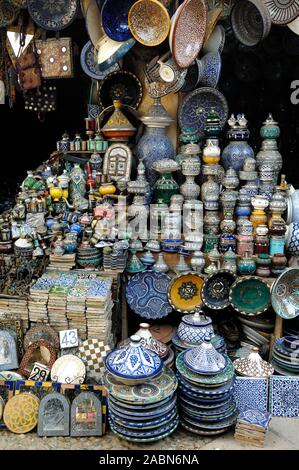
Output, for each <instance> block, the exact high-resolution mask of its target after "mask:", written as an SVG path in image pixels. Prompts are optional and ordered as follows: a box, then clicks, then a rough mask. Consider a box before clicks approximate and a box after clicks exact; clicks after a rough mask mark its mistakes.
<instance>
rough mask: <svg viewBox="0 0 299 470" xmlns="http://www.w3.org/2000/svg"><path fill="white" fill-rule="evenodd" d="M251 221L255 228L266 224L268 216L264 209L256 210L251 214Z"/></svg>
mask: <svg viewBox="0 0 299 470" xmlns="http://www.w3.org/2000/svg"><path fill="white" fill-rule="evenodd" d="M250 222H251V223H252V226H253V228H254V229H255V228H256V227H257V226H258V225H265V224H266V223H267V216H266V214H265V211H263V210H254V211H252V213H251V216H250Z"/></svg>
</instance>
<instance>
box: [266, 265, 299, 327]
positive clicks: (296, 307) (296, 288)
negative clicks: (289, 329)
mask: <svg viewBox="0 0 299 470" xmlns="http://www.w3.org/2000/svg"><path fill="white" fill-rule="evenodd" d="M271 301H272V307H273V309H274V311H275V312H276V313H277V315H279V316H280V317H282V318H285V319H288V320H290V319H292V318H295V317H297V316H298V315H299V268H290V269H286V270H285V271H284V272H283V273H282V274H281V275H280V276H279V277H278V278H277V279H276V281H275V282H274V284H273V285H272V289H271Z"/></svg>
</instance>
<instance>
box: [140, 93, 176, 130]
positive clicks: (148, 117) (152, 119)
mask: <svg viewBox="0 0 299 470" xmlns="http://www.w3.org/2000/svg"><path fill="white" fill-rule="evenodd" d="M141 121H142V122H143V124H145V125H146V126H149V127H151V126H152V127H167V126H170V124H171V123H172V122H173V119H172V118H171V117H170V115H169V114H168V112H167V111H166V109H165V108H164V106H163V105H162V103H161V99H160V98H155V99H154V103H153V104H152V106H151V107H150V108H149V109H148V110H147V112H146V113H145V114H144V115H143V116H142V117H141Z"/></svg>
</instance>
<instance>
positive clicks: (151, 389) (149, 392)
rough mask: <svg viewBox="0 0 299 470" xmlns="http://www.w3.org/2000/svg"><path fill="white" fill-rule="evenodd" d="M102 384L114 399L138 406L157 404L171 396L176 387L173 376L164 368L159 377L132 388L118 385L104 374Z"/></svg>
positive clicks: (109, 376) (175, 379) (108, 375)
mask: <svg viewBox="0 0 299 470" xmlns="http://www.w3.org/2000/svg"><path fill="white" fill-rule="evenodd" d="M104 384H105V386H106V387H107V388H108V390H109V393H110V394H111V395H112V396H113V397H114V398H116V399H119V400H122V401H124V402H128V403H136V404H140V405H141V404H150V403H158V402H160V401H162V400H164V399H165V398H166V397H170V396H172V395H173V393H174V392H175V391H176V389H177V386H178V382H177V378H176V376H175V374H174V373H173V372H172V371H171V370H170V369H168V368H166V367H164V368H163V370H162V374H161V375H159V377H157V378H153V379H150V380H148V381H147V382H146V383H143V384H140V385H134V386H133V387H132V386H130V385H123V384H120V383H119V382H118V381H117V380H116V379H115V378H114V377H113V375H111V374H105V376H104Z"/></svg>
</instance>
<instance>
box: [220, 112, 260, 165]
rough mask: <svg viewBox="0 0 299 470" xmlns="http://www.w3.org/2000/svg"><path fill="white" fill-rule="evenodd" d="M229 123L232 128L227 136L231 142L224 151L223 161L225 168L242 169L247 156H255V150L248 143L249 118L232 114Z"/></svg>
mask: <svg viewBox="0 0 299 470" xmlns="http://www.w3.org/2000/svg"><path fill="white" fill-rule="evenodd" d="M228 124H229V125H230V130H229V131H228V133H227V137H228V139H229V140H230V143H229V144H228V145H227V146H226V147H225V148H224V150H223V152H222V156H221V163H222V165H223V167H224V168H225V170H228V169H229V168H233V169H234V170H235V171H240V170H242V168H243V164H244V161H245V159H246V158H254V151H253V149H252V148H251V147H250V145H248V143H247V140H248V139H249V135H250V133H249V130H248V129H247V120H246V119H245V117H244V115H238V116H237V119H235V117H234V115H232V116H231V118H230V119H229V120H228Z"/></svg>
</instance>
